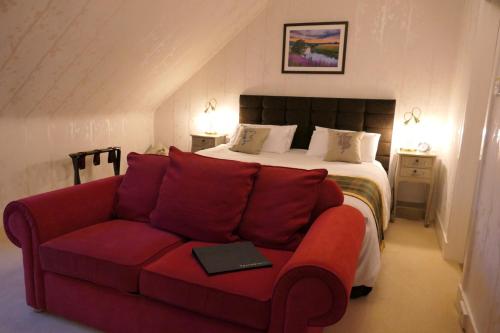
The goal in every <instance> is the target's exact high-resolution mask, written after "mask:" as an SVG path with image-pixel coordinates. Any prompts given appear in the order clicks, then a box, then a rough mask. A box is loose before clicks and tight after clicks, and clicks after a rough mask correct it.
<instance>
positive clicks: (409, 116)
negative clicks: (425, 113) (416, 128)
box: [403, 107, 422, 125]
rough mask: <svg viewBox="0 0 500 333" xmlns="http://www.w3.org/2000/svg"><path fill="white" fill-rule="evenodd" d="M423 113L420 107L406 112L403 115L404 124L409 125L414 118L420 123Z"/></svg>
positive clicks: (416, 122)
mask: <svg viewBox="0 0 500 333" xmlns="http://www.w3.org/2000/svg"><path fill="white" fill-rule="evenodd" d="M421 115H422V110H420V108H417V107H414V108H413V109H411V111H410V112H405V114H404V115H403V119H404V122H403V124H405V125H408V124H409V123H410V122H411V121H412V120H413V121H415V124H418V123H419V122H420V116H421Z"/></svg>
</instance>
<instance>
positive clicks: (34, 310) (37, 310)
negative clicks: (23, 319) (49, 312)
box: [31, 308, 45, 313]
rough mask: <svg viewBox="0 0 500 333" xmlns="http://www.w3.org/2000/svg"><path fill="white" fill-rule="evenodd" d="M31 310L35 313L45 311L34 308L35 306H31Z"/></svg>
mask: <svg viewBox="0 0 500 333" xmlns="http://www.w3.org/2000/svg"><path fill="white" fill-rule="evenodd" d="M31 309H32V310H33V312H35V313H42V312H45V311H44V310H42V309H35V308H31Z"/></svg>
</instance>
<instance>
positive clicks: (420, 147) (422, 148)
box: [417, 142, 431, 153]
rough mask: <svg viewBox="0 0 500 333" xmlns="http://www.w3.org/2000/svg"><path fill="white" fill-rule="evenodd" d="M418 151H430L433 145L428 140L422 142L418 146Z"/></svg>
mask: <svg viewBox="0 0 500 333" xmlns="http://www.w3.org/2000/svg"><path fill="white" fill-rule="evenodd" d="M417 149H418V151H419V152H421V153H428V152H430V151H431V145H430V144H428V143H427V142H420V143H419V144H418V147H417Z"/></svg>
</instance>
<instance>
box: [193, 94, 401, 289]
mask: <svg viewBox="0 0 500 333" xmlns="http://www.w3.org/2000/svg"><path fill="white" fill-rule="evenodd" d="M395 105H396V101H395V100H382V99H345V98H317V97H286V96H256V95H241V96H240V113H239V116H240V123H250V124H268V125H297V131H296V132H295V136H294V138H293V142H292V147H291V148H292V149H291V150H290V151H289V152H287V153H284V154H275V153H266V152H261V153H260V154H258V155H250V154H243V153H238V152H234V151H231V150H229V146H228V145H220V146H217V147H215V148H211V149H206V150H201V151H199V152H198V154H201V155H204V156H209V157H214V158H223V159H231V160H239V161H247V162H259V163H261V164H264V165H275V166H287V167H295V168H302V169H315V168H325V169H327V170H328V174H329V177H331V178H333V179H334V180H336V181H337V182H338V183H339V185H340V186H341V187H342V190H343V191H344V195H345V202H344V203H345V204H348V205H351V206H353V207H356V208H357V209H358V210H359V211H360V212H361V213H362V214H363V215H364V216H365V221H366V234H365V240H364V242H363V246H362V250H361V254H360V259H359V263H358V268H357V271H356V277H355V281H354V284H353V285H354V288H353V294H354V295H355V296H360V295H365V294H367V293H369V292H370V291H371V289H372V287H373V286H374V285H375V281H376V279H377V276H378V273H379V271H380V249H381V248H382V245H383V238H384V236H383V232H384V230H385V229H387V227H388V224H389V219H390V204H391V187H390V184H389V179H388V177H387V170H388V169H389V161H390V151H391V140H392V127H393V122H394V112H395ZM315 126H321V127H328V128H336V129H345V130H354V131H367V132H372V133H380V134H381V138H380V141H379V146H378V150H377V155H376V161H374V162H373V163H367V162H363V163H361V164H350V163H343V162H325V161H323V160H322V159H321V158H319V157H313V156H308V155H306V151H307V148H308V146H309V141H310V139H311V135H312V132H313V130H314V127H315ZM359 188H364V189H370V188H371V191H372V192H371V193H372V194H373V197H377V198H375V199H376V200H375V199H374V198H372V197H369V196H367V195H365V193H361V192H359V191H357V190H358V189H359Z"/></svg>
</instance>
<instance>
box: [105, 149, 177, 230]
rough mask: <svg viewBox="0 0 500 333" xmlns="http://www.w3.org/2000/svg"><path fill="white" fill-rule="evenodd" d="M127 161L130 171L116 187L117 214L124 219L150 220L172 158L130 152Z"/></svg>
mask: <svg viewBox="0 0 500 333" xmlns="http://www.w3.org/2000/svg"><path fill="white" fill-rule="evenodd" d="M127 162H128V169H127V172H126V173H125V176H124V177H123V181H122V183H121V184H120V187H119V188H118V191H117V202H116V205H115V214H116V215H117V217H118V218H121V219H124V220H132V221H141V222H149V214H150V213H151V211H152V210H153V209H154V208H155V206H156V199H157V198H158V191H159V190H160V186H161V181H162V179H163V176H164V175H165V172H166V171H167V169H168V166H169V164H170V158H169V157H167V156H160V155H149V154H144V155H143V154H137V153H130V154H128V156H127Z"/></svg>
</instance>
